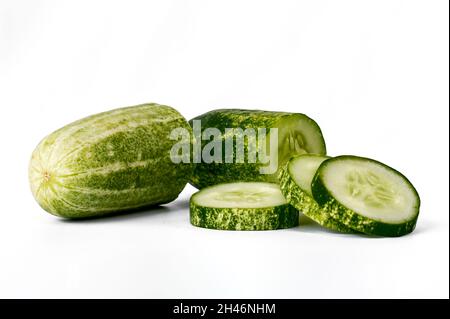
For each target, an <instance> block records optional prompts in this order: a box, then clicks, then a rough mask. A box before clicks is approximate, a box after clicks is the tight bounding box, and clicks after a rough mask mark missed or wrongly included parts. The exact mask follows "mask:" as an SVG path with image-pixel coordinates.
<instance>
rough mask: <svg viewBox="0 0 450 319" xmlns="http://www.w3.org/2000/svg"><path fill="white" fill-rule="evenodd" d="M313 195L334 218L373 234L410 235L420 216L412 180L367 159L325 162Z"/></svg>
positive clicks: (316, 180) (356, 158) (357, 158)
mask: <svg viewBox="0 0 450 319" xmlns="http://www.w3.org/2000/svg"><path fill="white" fill-rule="evenodd" d="M312 194H313V196H314V199H315V200H316V201H317V202H318V203H319V205H321V206H322V207H323V208H324V209H326V211H327V212H329V214H330V215H331V216H332V217H333V218H334V219H336V220H338V221H340V222H341V223H343V224H345V225H346V226H348V227H350V228H352V229H355V230H357V231H360V232H363V233H366V234H371V235H378V236H402V235H405V234H408V233H410V232H412V231H413V230H414V228H415V226H416V222H417V218H418V215H419V207H420V199H419V195H418V193H417V191H416V189H415V188H414V186H413V185H412V184H411V182H409V180H408V179H407V178H406V177H405V176H403V175H402V174H401V173H399V172H398V171H396V170H394V169H393V168H390V167H389V166H386V165H385V164H382V163H380V162H377V161H375V160H371V159H368V158H362V157H356V156H339V157H335V158H332V159H329V160H327V161H325V162H323V164H322V165H321V166H320V167H319V170H318V171H317V173H316V176H315V177H314V180H313V182H312Z"/></svg>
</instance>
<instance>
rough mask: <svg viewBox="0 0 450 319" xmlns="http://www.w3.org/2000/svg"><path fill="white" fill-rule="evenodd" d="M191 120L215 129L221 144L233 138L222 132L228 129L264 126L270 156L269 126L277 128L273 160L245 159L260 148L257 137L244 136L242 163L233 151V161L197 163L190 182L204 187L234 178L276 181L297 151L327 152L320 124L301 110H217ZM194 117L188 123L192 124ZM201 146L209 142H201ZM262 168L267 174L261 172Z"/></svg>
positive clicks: (238, 179)
mask: <svg viewBox="0 0 450 319" xmlns="http://www.w3.org/2000/svg"><path fill="white" fill-rule="evenodd" d="M193 120H197V121H198V120H200V121H201V125H202V129H205V128H211V127H213V128H218V129H219V130H220V131H221V132H222V141H223V144H225V143H226V141H227V140H229V139H235V136H234V135H233V134H225V133H224V132H225V130H226V129H227V128H240V129H242V130H246V129H248V128H252V129H254V130H255V131H256V130H258V129H259V128H264V129H266V148H267V150H268V152H267V155H271V154H272V153H273V152H272V149H271V148H270V137H271V132H270V128H276V129H277V134H278V139H276V142H277V145H278V147H277V152H278V156H277V158H276V159H275V160H272V159H271V160H270V161H269V162H268V161H266V162H263V161H261V159H260V158H258V160H257V161H256V163H251V162H249V161H248V154H249V150H251V149H259V146H258V145H257V143H258V141H257V139H245V145H244V147H245V149H244V152H245V159H246V160H245V162H244V163H239V162H238V161H236V157H235V155H236V154H232V155H233V156H234V157H233V161H232V163H226V162H225V161H224V162H222V163H210V164H208V163H203V162H202V163H197V164H195V168H194V174H193V175H192V177H191V180H190V183H191V184H192V185H193V186H195V187H197V188H199V189H201V188H203V187H206V186H210V185H215V184H220V183H231V182H237V181H260V182H271V183H278V178H277V177H278V174H279V170H280V169H281V168H282V167H283V165H284V164H285V163H286V162H287V161H288V160H289V158H291V157H292V156H294V155H298V154H306V153H313V154H320V155H325V154H326V146H325V142H324V139H323V135H322V132H321V130H320V127H319V126H318V125H317V123H316V122H314V120H312V119H311V118H309V117H308V116H306V115H304V114H300V113H284V112H270V111H259V110H241V109H220V110H214V111H211V112H208V113H205V114H203V115H200V116H198V117H196V118H194V119H193ZM193 120H191V121H190V123H191V124H192V123H193ZM201 143H202V147H203V146H204V145H205V144H206V143H208V141H201ZM262 168H263V169H265V170H266V172H270V173H268V174H266V173H262V172H261V169H262Z"/></svg>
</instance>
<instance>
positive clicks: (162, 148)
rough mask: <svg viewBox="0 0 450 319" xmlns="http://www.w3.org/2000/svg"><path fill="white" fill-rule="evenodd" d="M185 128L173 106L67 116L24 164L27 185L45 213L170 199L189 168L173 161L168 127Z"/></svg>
mask: <svg viewBox="0 0 450 319" xmlns="http://www.w3.org/2000/svg"><path fill="white" fill-rule="evenodd" d="M178 127H182V128H185V129H187V130H188V131H190V126H189V125H188V123H187V121H186V120H185V119H184V118H183V117H182V116H181V115H180V114H179V113H178V112H177V111H176V110H174V109H173V108H171V107H168V106H163V105H158V104H144V105H139V106H133V107H125V108H120V109H115V110H112V111H108V112H104V113H100V114H96V115H93V116H90V117H87V118H84V119H82V120H79V121H76V122H74V123H71V124H69V125H67V126H65V127H63V128H61V129H59V130H57V131H55V132H54V133H52V134H50V135H49V136H47V137H46V138H44V139H43V140H42V141H41V143H40V144H39V145H38V146H37V148H36V149H35V151H34V152H33V155H32V159H31V161H30V165H29V178H30V185H31V190H32V192H33V195H34V197H35V198H36V200H37V202H38V203H39V204H40V205H41V206H42V207H43V208H44V209H45V210H46V211H48V212H49V213H51V214H54V215H57V216H61V217H67V218H86V217H95V216H100V215H104V214H109V213H115V212H120V211H124V210H131V209H137V208H141V207H146V206H151V205H157V204H164V203H167V202H170V201H172V200H174V199H175V198H176V197H177V196H178V194H179V193H180V192H181V190H182V189H183V188H184V186H185V185H186V182H187V180H188V178H189V176H190V175H191V172H192V166H191V165H190V164H175V163H173V162H172V160H171V158H170V149H171V147H172V145H173V144H174V143H175V141H172V140H170V139H169V134H170V132H171V130H172V129H174V128H178Z"/></svg>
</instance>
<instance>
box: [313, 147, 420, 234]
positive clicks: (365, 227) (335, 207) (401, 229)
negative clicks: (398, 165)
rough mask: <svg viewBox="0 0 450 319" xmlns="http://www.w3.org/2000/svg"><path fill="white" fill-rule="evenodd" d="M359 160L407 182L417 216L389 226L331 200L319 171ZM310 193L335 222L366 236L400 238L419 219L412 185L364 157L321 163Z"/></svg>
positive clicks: (341, 157) (336, 159) (410, 230)
mask: <svg viewBox="0 0 450 319" xmlns="http://www.w3.org/2000/svg"><path fill="white" fill-rule="evenodd" d="M346 158H347V159H361V160H366V161H373V162H376V163H378V164H380V165H382V166H385V167H386V168H388V169H389V170H392V171H394V172H396V173H397V174H399V175H400V176H402V177H403V178H404V179H405V181H406V182H408V183H409V184H410V185H411V189H412V190H414V192H415V194H416V196H417V198H418V205H417V214H416V216H415V217H414V218H413V219H411V220H410V221H408V222H405V223H401V224H390V223H385V222H382V221H376V220H373V219H369V218H367V217H365V216H362V215H359V214H358V213H356V212H355V211H353V210H351V209H349V208H347V207H345V206H344V205H342V204H341V203H339V202H338V201H337V200H336V199H334V198H333V196H332V195H331V194H330V192H329V191H328V190H327V188H326V187H325V185H324V183H323V181H322V175H321V171H322V169H323V168H324V167H325V165H330V163H332V161H338V160H342V159H346ZM311 187H312V193H313V197H314V199H315V200H316V202H317V203H319V205H320V206H321V207H322V208H323V209H325V210H326V211H327V212H329V214H330V215H331V217H332V218H334V219H335V220H337V221H339V222H341V223H343V224H344V225H346V226H347V227H350V228H352V229H354V230H356V231H359V232H362V233H365V234H367V235H375V236H382V237H400V236H404V235H407V234H409V233H411V232H412V231H414V229H415V227H416V223H417V220H418V217H419V208H420V197H419V194H418V193H417V190H416V189H415V188H414V186H413V185H412V183H411V182H410V181H409V180H408V179H407V178H406V177H405V176H404V175H403V174H401V173H400V172H399V171H397V170H395V169H393V168H392V167H389V166H387V165H386V164H383V163H381V162H378V161H375V160H372V159H369V158H364V157H358V156H352V155H342V156H337V157H334V158H332V159H329V160H327V161H325V162H323V163H322V165H321V166H320V167H319V169H318V171H317V173H316V176H315V177H314V180H313V182H312V186H311Z"/></svg>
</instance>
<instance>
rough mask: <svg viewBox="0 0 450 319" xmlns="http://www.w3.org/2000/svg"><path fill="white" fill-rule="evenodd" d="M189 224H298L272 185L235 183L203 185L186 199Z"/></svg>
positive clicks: (265, 226) (274, 226)
mask: <svg viewBox="0 0 450 319" xmlns="http://www.w3.org/2000/svg"><path fill="white" fill-rule="evenodd" d="M190 215H191V224H192V225H195V226H199V227H204V228H212V229H223V230H272V229H280V228H289V227H294V226H297V225H298V211H297V210H296V209H295V208H294V207H292V206H290V205H289V204H288V203H287V202H286V200H285V198H284V197H283V195H282V194H281V191H280V188H279V186H278V185H276V184H272V183H263V182H239V183H229V184H218V185H214V186H210V187H206V188H204V189H202V190H201V191H199V192H197V193H195V194H194V195H193V196H192V197H191V200H190Z"/></svg>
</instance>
